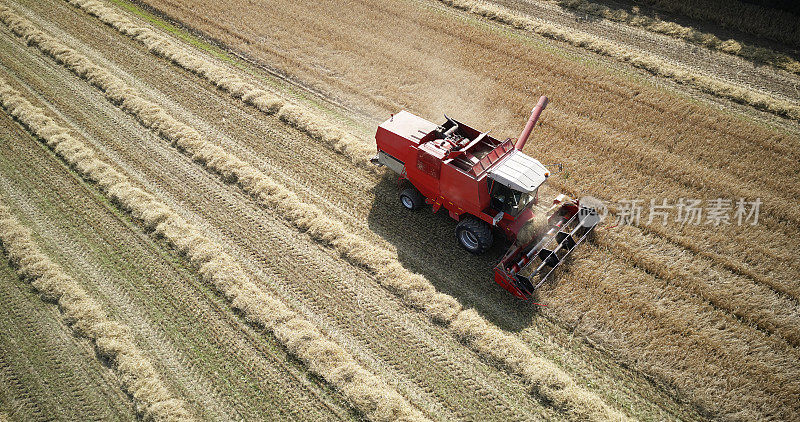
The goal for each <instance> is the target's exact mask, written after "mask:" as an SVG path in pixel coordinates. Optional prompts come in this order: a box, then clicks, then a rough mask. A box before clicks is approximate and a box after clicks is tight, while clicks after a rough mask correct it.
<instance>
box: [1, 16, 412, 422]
mask: <svg viewBox="0 0 800 422" xmlns="http://www.w3.org/2000/svg"><path fill="white" fill-rule="evenodd" d="M0 17H1V18H2V19H3V20H4V21H5V20H6V19H8V18H9V12H8V11H7V10H0ZM23 27H25V28H28V29H31V28H32V27H31V26H23ZM18 28H22V27H18ZM51 41H52V40H51ZM48 45H51V46H53V45H52V44H48ZM59 51H61V52H62V53H64V54H65V55H67V56H68V57H72V58H75V56H73V55H71V54H76V53H74V51H71V50H67V49H62V50H59ZM84 59H85V58H84ZM79 62H80V63H83V64H86V62H85V61H82V60H80V61H79ZM91 70H94V71H97V69H88V70H87V73H86V75H91V77H92V78H93V80H95V81H105V82H109V83H112V84H121V82H119V81H118V80H116V79H115V78H113V77H111V76H110V75H108V74H105V73H98V72H93V71H91ZM87 77H89V76H87ZM115 86H117V88H118V89H119V91H117V94H118V95H120V98H125V99H127V100H128V102H126V103H125V104H127V106H128V107H135V108H136V109H137V110H138V112H139V114H140V115H141V118H142V119H143V122H144V121H147V122H150V123H151V124H153V125H155V124H159V123H166V122H167V120H165V119H166V117H168V116H166V114H164V113H163V111H161V110H160V109H158V108H157V107H156V108H154V107H148V104H145V103H141V102H137V101H133V98H129V97H128V95H130V94H129V91H128V90H127V89H126V87H124V86H123V85H115ZM0 105H2V107H3V108H4V109H5V110H6V111H7V112H8V113H9V114H10V115H12V116H13V117H14V118H16V119H17V120H18V121H19V122H21V123H22V124H23V125H24V126H25V127H27V128H28V130H29V131H30V132H31V133H33V134H34V135H36V136H37V137H39V138H41V139H42V140H43V141H44V142H45V143H46V144H47V145H48V146H49V147H50V148H51V149H52V150H53V151H55V152H56V154H58V155H59V156H60V157H61V158H63V159H64V160H65V161H66V162H67V163H69V164H70V165H71V166H72V167H73V168H74V169H75V170H77V171H78V172H79V173H80V174H81V175H82V176H84V177H85V178H86V179H88V180H90V181H92V182H94V183H96V184H97V185H98V187H99V188H100V189H101V190H102V191H103V192H105V193H106V194H107V195H108V196H109V197H110V198H111V199H112V200H114V201H115V202H116V203H117V204H119V206H120V207H121V208H123V209H125V210H126V211H128V212H130V213H131V215H133V216H134V217H135V218H136V219H138V220H140V221H141V222H142V223H143V224H144V225H145V226H146V227H147V228H149V229H152V230H154V231H155V232H156V233H157V234H159V235H161V236H163V237H164V238H165V239H166V240H168V241H169V242H170V243H171V244H172V245H173V246H174V247H175V248H177V249H178V250H179V251H180V252H181V253H183V254H184V255H185V256H186V257H187V258H189V260H190V261H191V262H192V263H193V264H194V265H196V266H197V268H198V269H199V273H200V274H201V276H202V277H203V279H204V280H206V281H207V282H210V283H211V284H212V285H213V286H214V287H215V288H216V289H217V290H218V291H220V292H222V293H223V294H224V295H225V297H226V298H227V299H228V300H229V301H230V302H231V303H232V305H233V307H234V308H236V309H238V310H239V311H241V312H242V314H243V315H244V317H245V319H246V320H247V321H248V322H250V323H252V324H254V325H256V326H258V327H263V328H266V329H269V330H270V331H272V332H273V333H274V334H275V337H277V339H278V340H279V341H280V342H281V343H283V344H284V345H285V346H286V348H287V349H288V350H289V351H290V352H291V353H293V354H294V355H295V356H297V357H299V358H300V359H301V360H302V361H303V362H305V364H306V365H307V366H308V367H309V369H310V370H311V371H312V372H314V373H316V374H318V375H319V376H321V377H322V378H324V379H325V380H326V381H328V382H329V383H331V384H332V385H333V386H335V387H336V388H338V389H339V390H340V391H341V392H342V393H343V394H344V396H345V397H347V398H348V399H349V400H350V401H351V402H352V403H353V405H354V406H355V407H356V408H357V409H359V410H360V411H361V412H362V413H363V414H364V415H365V416H367V417H368V418H370V419H372V420H376V421H396V420H408V421H412V420H426V418H425V417H424V416H423V415H422V414H421V413H420V412H419V411H418V410H417V409H415V408H414V407H413V406H412V405H411V404H410V403H408V401H406V399H405V398H403V397H402V396H401V395H400V394H399V393H398V392H397V391H395V390H394V389H393V388H391V387H389V386H388V385H387V384H386V383H385V382H384V381H382V380H381V379H379V378H378V377H376V376H375V375H373V374H372V373H370V372H368V371H367V370H365V369H364V368H363V367H361V366H360V365H359V364H358V362H356V360H355V359H354V358H353V357H352V356H351V355H350V354H348V352H347V351H345V350H344V349H343V348H342V347H341V346H339V345H338V344H337V343H335V342H333V341H331V340H330V339H328V338H327V337H326V335H325V334H323V333H322V332H321V331H320V330H319V329H318V328H317V327H316V326H314V325H312V324H311V323H309V322H308V321H306V320H305V319H303V318H302V317H301V316H299V315H298V314H297V313H296V312H294V311H292V310H290V309H289V308H288V307H286V305H284V304H283V303H282V302H281V301H279V300H278V299H276V298H274V297H272V296H271V295H269V294H268V293H267V292H265V291H264V290H263V289H260V288H259V287H258V286H257V285H256V284H255V282H254V281H253V280H252V279H250V277H249V276H248V275H247V274H246V273H245V272H244V271H243V270H242V268H241V267H240V266H239V264H238V263H237V262H236V261H235V260H234V259H233V258H232V257H231V256H230V255H228V254H227V253H226V252H225V251H224V250H222V248H221V247H220V246H219V245H218V244H216V243H215V242H213V241H212V240H210V239H209V238H207V237H206V236H205V235H203V233H202V232H201V231H200V230H199V229H198V228H196V227H194V226H193V225H191V224H189V223H188V222H187V221H186V220H184V219H183V218H182V217H180V216H179V215H178V214H177V213H176V212H175V211H174V210H172V209H171V208H170V207H168V206H167V205H166V204H164V203H163V202H160V201H158V200H157V199H155V197H153V196H152V195H151V194H149V193H147V192H145V191H143V190H142V189H140V188H138V187H136V186H134V185H133V184H132V183H131V182H130V181H129V180H128V178H127V176H125V175H123V174H121V173H119V172H118V171H117V170H116V169H114V168H113V167H112V166H111V165H109V164H107V163H105V162H104V161H102V160H100V159H99V158H98V157H97V154H96V153H95V152H94V150H93V149H91V148H89V147H87V146H86V145H85V144H84V143H83V142H82V141H80V140H78V139H76V138H75V137H73V136H72V135H71V134H70V133H69V132H68V131H67V130H66V129H65V128H63V127H61V126H60V125H58V124H57V123H56V122H55V121H54V120H53V119H51V118H49V117H47V116H46V115H45V114H44V113H43V112H42V110H41V109H39V108H37V107H35V106H33V105H32V104H31V103H30V102H28V100H27V99H25V98H23V97H22V96H20V95H19V93H18V92H16V90H14V89H13V88H11V87H10V86H8V84H7V83H6V82H5V81H4V80H2V79H0ZM163 129H164V130H172V129H177V131H176V132H174V133H173V132H171V133H173V135H174V136H179V135H180V136H189V137H190V138H191V135H192V134H195V133H196V132H194V131H193V130H192V129H190V128H186V127H172V126H163ZM192 139H194V138H192ZM198 142H199V139H198ZM217 160H218V161H219V160H220V157H217ZM228 164H230V163H228ZM10 233H12V234H13V233H16V232H10ZM59 280H60V278H59V277H55V276H54V277H50V278H46V279H45V281H43V282H42V283H45V284H43V289H42V290H43V291H45V292H50V291H55V292H58V291H57V290H53V288H55V287H52V286H51V284H52V283H57V282H59ZM71 297H72V296H67V298H68V299H69V298H71ZM81 303H83V302H82V301H81ZM81 309H83V308H81ZM86 309H89V310H90V311H91V312H96V311H95V310H94V309H95V308H93V307H87V308H86ZM80 312H81V311H79V310H76V311H75V312H74V313H75V314H80ZM72 313H73V312H71V311H70V312H68V315H71V314H72ZM90 321H91V320H90ZM87 324H88V322H87V323H81V324H80V325H78V327H79V328H81V329H83V328H84V327H88V328H91V327H93V326H91V325H87ZM103 326H106V325H103ZM115 335H116V334H115ZM98 344H99V345H100V344H102V345H104V347H106V346H107V347H109V348H111V350H117V349H118V348H119V347H121V346H126V343H120V342H119V341H117V337H114V336H109V337H108V339H106V338H105V337H103V338H102V339H99V340H98ZM120 345H121V346H120ZM125 362H126V363H125V365H121V367H122V368H125V369H127V368H129V367H131V365H129V364H128V363H127V362H128V361H125ZM135 385H139V384H135ZM145 387H147V388H150V387H149V386H144V387H142V388H145ZM137 391H138V390H137ZM143 391H148V390H143ZM145 397H149V396H145ZM159 397H160V396H159ZM148 400H150V401H152V399H148ZM148 403H149V402H148ZM157 403H160V402H157ZM151 407H152V406H151Z"/></svg>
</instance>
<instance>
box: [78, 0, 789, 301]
mask: <svg viewBox="0 0 800 422" xmlns="http://www.w3.org/2000/svg"><path fill="white" fill-rule="evenodd" d="M67 1H69V2H70V3H71V4H73V5H75V6H77V7H79V8H81V9H83V10H84V11H86V12H87V13H89V14H91V15H93V16H95V17H97V18H98V19H100V20H101V21H102V22H104V23H106V24H107V25H109V26H111V27H112V28H114V29H116V30H118V31H119V32H121V33H123V34H126V35H128V36H130V37H132V38H134V39H136V40H137V41H139V42H140V43H142V44H144V45H145V46H146V47H148V49H149V50H150V51H151V52H153V53H154V54H156V55H158V56H160V57H164V58H166V59H168V60H170V61H172V62H173V63H175V64H176V65H178V66H179V67H182V68H184V69H186V70H188V71H190V72H193V73H195V74H197V75H198V76H200V77H202V78H204V79H206V80H208V81H209V82H211V83H212V84H214V85H216V86H217V87H218V88H220V89H222V90H223V91H227V92H230V93H231V95H232V96H233V97H234V98H241V99H242V100H243V101H244V102H245V103H246V104H250V105H253V106H254V107H255V108H257V109H259V110H261V111H263V112H265V113H267V114H271V113H272V112H273V111H271V109H269V108H267V109H264V108H263V107H260V106H258V105H257V104H254V103H251V102H248V100H247V98H249V97H254V98H255V97H258V96H259V95H262V94H261V93H262V92H263V91H261V90H259V89H257V88H255V87H254V86H252V85H249V84H246V83H245V82H243V81H242V80H241V79H239V78H238V77H236V76H235V75H232V74H230V72H226V71H225V69H224V68H222V67H219V66H214V65H211V66H212V67H211V68H212V69H214V70H213V72H211V71H206V70H205V69H206V68H207V67H208V66H209V65H207V64H202V63H200V60H199V59H197V60H192V61H188V60H187V59H186V58H185V57H186V54H185V53H183V52H182V49H181V48H180V47H177V46H176V45H175V44H174V43H173V42H172V41H170V40H167V39H166V38H164V37H162V36H160V35H158V34H156V33H155V32H154V31H152V30H150V29H149V28H146V27H142V26H138V25H136V24H134V23H133V22H132V21H131V20H129V19H127V18H125V17H123V16H121V15H120V14H118V13H117V12H116V11H114V10H113V8H111V7H108V6H105V5H104V4H102V3H101V2H98V1H96V0H67ZM221 75H225V77H222V76H221ZM229 81H235V82H236V83H235V84H234V85H232V86H235V87H237V89H231V85H229ZM239 93H242V94H241V95H239ZM270 98H274V97H270ZM271 101H277V100H275V99H273V100H271ZM298 109H299V108H298ZM299 110H300V112H301V115H303V116H306V117H304V118H303V119H302V120H300V121H301V122H303V121H305V122H307V121H309V119H311V118H312V117H311V116H310V114H309V113H308V112H307V111H303V110H302V109H299ZM290 123H291V122H290ZM293 126H295V127H299V128H300V129H301V130H303V126H302V125H300V126H297V125H296V124H293ZM326 127H327V126H326ZM307 133H308V132H307ZM334 133H341V132H338V131H336V132H334ZM312 137H313V136H312ZM356 141H357V139H355V138H348V145H353V144H354V143H355V142H356ZM361 142H362V143H364V141H361ZM329 145H330V143H329ZM334 150H336V151H337V152H339V153H341V154H342V155H344V156H345V157H347V158H348V159H350V160H351V161H352V162H353V163H355V164H357V165H360V166H362V167H363V168H366V169H368V170H374V168H375V167H374V166H372V165H370V164H368V163H367V161H366V157H367V156H368V155H370V154H367V153H366V152H364V151H363V150H361V149H358V148H356V149H354V150H349V149H341V148H336V147H334ZM712 179H714V178H710V179H709V180H712ZM692 183H693V182H692ZM691 186H693V185H691ZM726 186H727V187H723V189H727V188H728V187H730V185H726ZM726 192H727V190H726ZM746 193H748V194H749V193H752V192H749V191H748V192H746ZM773 202H774V203H775V204H787V206H788V202H787V201H782V200H777V201H773ZM787 209H788V210H790V212H796V209H794V208H792V207H790V206H789V208H787ZM776 218H777V217H776ZM777 222H778V220H775V221H773V223H775V224H776V225H775V227H776V228H778V229H784V228H783V226H782V225H780V224H777ZM651 232H653V233H656V234H659V235H661V236H662V237H665V238H667V239H669V240H671V241H672V242H673V243H676V244H678V245H680V246H682V247H683V248H684V249H687V250H692V251H694V252H695V253H698V254H700V255H702V256H704V257H706V258H709V259H712V260H714V261H715V262H717V263H719V264H720V265H722V266H723V267H724V268H726V269H728V270H730V271H733V272H734V273H736V274H738V275H742V276H746V277H749V278H751V279H752V280H754V281H757V282H760V283H762V284H765V285H767V286H770V287H771V288H773V289H774V290H775V291H777V292H780V293H783V294H787V295H789V296H791V297H792V298H794V299H795V300H796V298H797V297H800V291H798V292H794V290H796V289H795V288H793V287H790V286H786V285H783V284H781V283H778V282H775V281H774V280H772V279H770V278H768V277H763V276H761V275H760V274H759V273H758V272H756V271H753V270H751V269H749V268H747V266H746V265H744V264H742V263H738V262H735V261H733V260H731V259H730V258H728V257H726V256H723V255H720V254H718V253H715V252H713V251H708V250H705V249H703V248H698V247H696V246H695V245H693V244H692V243H691V242H686V241H681V240H680V239H677V238H676V237H675V236H672V235H670V234H669V233H664V232H662V231H660V230H658V228H652V229H651ZM776 259H777V258H776Z"/></svg>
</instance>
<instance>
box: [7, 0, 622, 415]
mask: <svg viewBox="0 0 800 422" xmlns="http://www.w3.org/2000/svg"><path fill="white" fill-rule="evenodd" d="M76 3H86V4H88V3H92V4H94V3H95V2H77V1H76ZM94 10H95V12H97V13H100V11H98V10H97V9H96V8H95V9H94ZM107 18H109V19H111V17H108V16H107ZM0 19H2V20H3V21H4V22H5V23H6V24H7V25H8V26H9V27H11V28H12V30H13V31H14V32H15V33H16V34H18V35H19V36H21V37H23V38H24V39H25V40H26V41H27V42H28V43H29V44H31V45H35V46H37V47H38V48H39V49H40V50H42V51H43V52H44V53H46V54H48V55H50V56H51V57H53V58H54V59H55V60H57V61H58V62H60V63H62V64H63V65H64V66H65V67H67V68H68V69H70V70H72V71H73V72H74V73H75V74H77V75H79V76H80V77H82V78H84V79H85V80H87V81H88V82H89V83H91V84H92V85H94V86H95V87H97V88H99V89H100V90H101V91H102V92H103V93H104V94H105V95H106V97H107V98H108V99H109V100H111V101H112V102H114V103H115V104H117V105H119V107H120V108H122V109H123V110H125V111H126V112H128V113H130V114H132V115H133V116H135V117H136V118H137V119H139V121H140V122H141V123H142V124H143V125H144V126H146V127H148V128H150V129H153V130H154V131H156V132H158V133H159V134H160V135H161V136H162V137H164V138H165V139H167V140H169V141H170V142H171V143H172V144H173V145H174V146H176V147H178V148H179V149H180V150H182V151H184V152H185V153H186V154H187V155H189V156H191V157H192V158H193V159H194V160H195V161H197V162H199V163H201V164H202V165H203V166H205V167H206V168H207V169H209V170H210V171H213V172H215V173H218V174H220V175H221V176H223V178H224V179H225V180H226V181H228V182H231V183H236V184H237V185H239V187H241V188H242V189H243V190H244V191H245V192H247V193H248V194H249V195H250V196H251V197H252V198H253V199H255V200H256V201H258V202H259V203H261V204H262V205H264V206H266V207H267V208H268V209H270V210H273V211H274V212H276V213H277V214H279V215H280V216H282V217H283V218H284V219H286V220H287V221H288V222H290V223H291V224H293V225H294V226H295V227H297V228H298V229H300V230H302V231H304V232H306V233H307V234H308V235H310V236H311V237H312V238H314V239H315V240H317V241H319V242H321V243H324V244H326V245H328V246H330V247H332V248H334V249H335V250H336V251H338V252H339V253H340V254H341V255H342V256H343V257H344V258H345V259H347V260H348V261H349V262H351V263H353V264H355V265H358V266H361V267H365V268H367V269H369V270H370V271H371V272H372V273H373V274H374V275H375V277H376V279H377V280H378V282H379V283H381V285H383V286H384V287H386V288H388V289H390V290H391V291H393V292H395V293H396V294H398V295H399V296H400V297H402V298H403V299H404V300H405V301H406V302H407V303H408V304H410V305H411V306H413V307H414V308H417V309H419V310H421V311H422V312H423V313H425V314H426V315H428V316H429V317H430V318H431V319H433V320H434V321H438V322H440V323H442V324H444V325H446V326H448V327H449V328H450V329H451V330H452V331H453V333H454V334H455V335H456V336H457V337H458V338H460V339H461V340H462V341H464V342H465V343H467V344H468V345H470V346H471V347H472V348H473V349H474V350H476V351H477V352H478V353H480V354H481V355H483V356H486V357H487V358H490V359H492V360H494V361H496V362H497V363H498V364H499V365H500V366H502V367H505V368H507V369H508V370H509V371H510V372H512V373H515V374H518V375H520V376H521V377H522V378H523V379H525V380H526V381H527V382H529V383H530V384H531V385H532V386H533V388H534V390H535V391H536V392H537V394H540V395H542V396H543V397H545V398H546V399H547V400H548V401H549V402H551V403H553V404H554V405H555V406H556V407H557V408H559V409H561V410H563V411H565V412H567V414H568V415H570V416H571V417H572V418H573V419H578V420H582V419H590V420H622V419H626V417H625V416H624V415H623V414H622V413H620V412H619V411H617V410H615V409H613V408H611V407H610V406H608V405H607V404H606V403H605V402H604V401H603V400H602V399H601V398H600V397H598V396H597V395H595V394H594V393H591V392H589V391H588V390H586V389H584V388H582V387H580V386H578V385H577V384H576V383H575V381H574V380H573V379H572V378H571V377H570V376H569V375H568V374H567V373H566V372H564V371H563V370H561V369H560V368H559V367H557V366H556V365H555V364H553V363H552V362H550V361H548V360H546V359H544V358H542V357H540V356H537V355H535V354H534V353H533V351H532V350H531V348H530V347H529V346H528V345H526V344H525V343H523V342H522V341H521V340H519V339H518V338H516V337H514V336H512V335H509V334H507V333H505V332H504V331H503V330H501V329H500V328H498V327H497V326H495V325H493V324H491V323H489V322H488V321H486V319H484V318H483V317H481V316H480V315H478V313H477V312H475V311H474V310H465V309H463V308H462V306H461V304H460V303H459V302H458V300H456V299H455V298H453V297H452V296H449V295H446V294H443V293H440V292H438V291H437V290H436V288H435V287H434V286H433V285H432V284H431V282H430V281H429V280H427V279H426V278H425V277H423V276H421V275H418V274H414V273H412V272H410V271H408V270H407V269H405V268H404V267H403V266H402V265H401V264H400V263H399V261H398V257H397V254H396V252H392V251H390V250H388V249H387V248H384V247H380V246H376V245H374V244H371V243H370V242H368V241H367V240H365V239H364V238H362V237H359V236H356V235H353V234H352V233H351V231H350V230H348V229H347V228H346V227H344V226H343V225H342V224H341V223H340V222H339V221H336V220H333V219H331V218H329V217H328V216H327V215H326V214H325V213H324V212H322V211H321V210H320V209H319V208H317V207H316V206H314V205H311V204H307V203H304V202H302V201H301V200H300V199H299V198H298V196H297V195H296V194H295V193H294V192H293V191H291V190H290V189H288V188H286V187H284V186H283V185H281V184H279V183H277V182H276V181H275V180H273V179H271V178H270V177H268V176H266V175H265V174H264V173H262V172H261V171H259V170H258V169H256V168H255V167H253V166H252V165H251V164H249V163H247V162H245V161H243V160H241V159H239V158H238V157H236V156H235V155H233V154H230V153H228V152H227V151H225V150H223V149H222V148H220V147H219V146H218V145H215V144H213V143H211V142H208V141H206V140H205V139H203V137H202V136H201V134H200V133H199V132H197V131H196V130H195V129H194V128H192V127H190V126H188V125H186V124H184V123H182V122H180V121H178V120H176V119H174V118H173V117H171V116H169V115H168V114H167V113H166V112H164V110H163V109H161V108H160V107H159V106H158V105H157V104H155V103H152V102H150V101H148V100H146V99H144V98H142V97H140V96H139V94H138V93H137V92H136V91H135V90H134V89H132V88H131V87H129V86H127V85H126V84H125V83H124V82H122V81H121V80H120V79H119V78H116V77H115V76H113V75H111V74H109V73H108V72H107V71H106V70H105V69H103V68H101V67H99V66H97V65H95V64H94V63H92V62H91V61H89V59H87V58H86V57H84V56H82V55H81V54H79V53H77V52H76V51H74V50H72V49H70V48H69V47H67V46H65V45H63V44H62V43H60V42H59V41H58V40H56V39H54V38H53V37H51V36H49V35H47V34H45V33H44V32H42V31H40V30H38V29H36V28H34V27H33V26H32V25H31V24H30V23H29V22H27V21H26V20H25V19H22V18H20V17H18V16H15V15H13V14H11V13H9V12H3V13H0ZM119 24H120V25H121V26H125V27H127V25H128V23H119ZM132 31H133V32H135V33H143V29H141V28H139V29H135V30H133V29H132ZM157 45H159V46H160V48H161V49H162V50H163V49H166V48H168V44H166V43H158V44H157ZM197 60H200V59H197ZM234 78H235V76H234V75H229V76H228V77H225V78H224V80H233V79H234ZM235 86H240V85H238V84H235ZM237 92H239V91H237ZM242 92H244V91H242ZM287 110H293V109H292V108H287ZM287 113H288V112H287ZM298 113H300V112H298ZM281 118H283V119H284V120H286V119H287V118H286V117H284V116H281ZM117 196H119V195H117ZM133 196H136V195H133ZM165 221H171V220H170V219H167V220H165ZM161 224H164V223H161ZM161 224H159V227H160V226H161ZM173 225H174V224H173ZM158 230H159V231H161V232H163V231H164V230H163V229H158ZM181 230H182V229H181ZM179 233H181V232H179ZM177 237H179V238H181V239H186V240H182V241H178V242H177V243H178V244H181V243H180V242H188V243H190V244H195V243H197V242H194V241H192V240H191V238H187V236H186V235H183V234H179V235H177ZM188 254H190V256H192V255H193V253H191V252H188ZM203 256H206V254H203ZM208 256H209V257H211V256H216V255H215V254H214V253H209V254H208ZM201 270H202V267H201ZM225 280H227V277H226V278H225ZM225 288H226V286H222V287H221V290H223V291H225Z"/></svg>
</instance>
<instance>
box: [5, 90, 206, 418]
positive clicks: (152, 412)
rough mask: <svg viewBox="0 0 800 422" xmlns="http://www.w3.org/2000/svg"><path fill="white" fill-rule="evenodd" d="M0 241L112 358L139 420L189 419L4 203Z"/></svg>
mask: <svg viewBox="0 0 800 422" xmlns="http://www.w3.org/2000/svg"><path fill="white" fill-rule="evenodd" d="M3 94H5V92H3V91H0V96H2V97H4V95H3ZM3 100H5V98H3ZM3 102H4V101H3ZM4 105H5V104H4ZM0 242H2V247H3V249H4V251H5V253H6V255H7V257H8V259H9V260H10V261H11V262H12V264H13V265H15V267H16V268H15V269H16V270H17V272H18V273H19V274H20V276H22V277H25V278H27V279H29V281H30V282H31V284H32V285H33V286H34V288H36V289H37V290H39V291H40V292H41V293H42V295H43V296H44V297H46V298H50V299H53V300H56V301H57V302H58V304H59V306H60V307H61V308H62V312H63V313H64V318H65V319H66V320H67V321H69V322H70V324H71V325H72V327H73V329H74V330H75V332H76V334H79V335H82V336H86V337H88V338H90V339H91V340H92V341H93V343H94V344H95V346H96V347H97V350H98V352H99V353H100V354H101V355H103V356H106V357H107V358H109V359H112V360H113V362H114V363H115V369H116V370H117V371H118V373H119V375H120V378H121V379H122V383H123V387H124V388H125V389H126V391H127V392H128V393H129V394H130V395H131V396H132V397H133V399H134V402H135V403H136V404H137V411H138V412H139V413H140V414H141V415H142V416H143V417H146V418H152V419H155V420H190V419H193V417H192V416H191V415H190V414H189V412H188V411H187V410H186V409H185V403H184V402H183V401H182V400H180V399H176V398H174V397H172V395H171V393H170V392H169V391H167V390H166V388H165V387H164V386H163V383H162V381H161V379H160V378H159V375H158V374H157V373H156V372H155V370H154V368H153V366H152V364H151V363H150V362H149V361H147V359H146V358H145V357H144V355H143V354H142V352H141V351H139V350H138V349H137V347H136V346H135V345H134V343H133V340H132V338H131V336H130V334H129V332H128V328H127V327H126V326H124V325H121V324H119V323H117V322H114V321H112V320H110V319H109V318H108V316H107V314H106V313H105V312H104V311H103V310H102V309H101V308H100V307H99V306H98V305H97V303H96V302H94V300H93V299H92V298H90V297H89V296H88V295H87V294H86V292H85V291H84V290H83V289H82V288H81V287H80V286H79V285H78V284H77V283H76V282H75V281H74V280H73V279H72V278H71V277H70V276H69V275H67V274H65V273H64V272H63V269H62V268H61V267H60V266H58V265H56V264H54V263H53V262H52V261H50V259H49V258H47V257H46V256H45V255H43V254H42V253H41V251H40V249H39V247H38V245H37V244H36V243H34V241H33V240H32V239H31V237H30V234H29V232H28V231H27V230H26V229H25V228H24V227H23V226H21V225H20V223H19V222H18V221H17V220H16V219H15V218H14V217H13V215H11V214H10V212H9V210H8V208H7V207H5V205H0Z"/></svg>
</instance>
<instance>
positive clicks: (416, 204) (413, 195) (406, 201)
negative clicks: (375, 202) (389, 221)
mask: <svg viewBox="0 0 800 422" xmlns="http://www.w3.org/2000/svg"><path fill="white" fill-rule="evenodd" d="M400 203H401V204H403V207H405V208H406V209H407V210H411V211H414V210H417V209H419V208H420V207H422V206H423V205H425V197H423V196H422V194H421V193H420V192H419V191H418V190H417V189H416V188H408V189H404V190H403V191H402V192H400Z"/></svg>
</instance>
